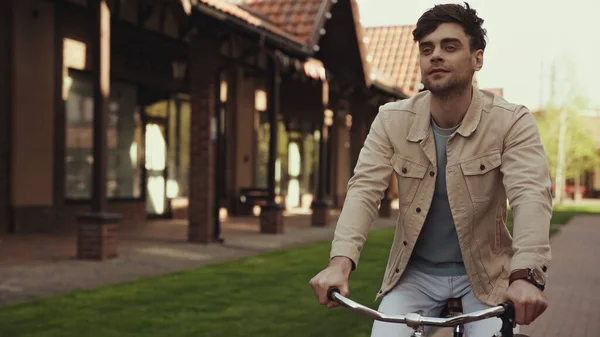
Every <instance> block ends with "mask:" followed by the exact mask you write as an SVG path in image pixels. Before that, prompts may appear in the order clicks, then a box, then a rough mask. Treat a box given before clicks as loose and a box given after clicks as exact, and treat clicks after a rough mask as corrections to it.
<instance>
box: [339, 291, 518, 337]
mask: <svg viewBox="0 0 600 337" xmlns="http://www.w3.org/2000/svg"><path fill="white" fill-rule="evenodd" d="M327 295H328V297H329V299H330V300H331V301H334V302H337V303H338V304H340V305H341V306H344V307H346V308H349V309H351V310H353V311H356V312H358V313H360V314H362V315H364V316H367V317H369V318H372V319H375V320H378V321H382V322H391V323H402V324H406V325H407V326H409V327H411V328H413V329H416V328H417V327H420V326H425V325H427V326H437V327H454V326H457V325H460V324H465V323H470V322H476V321H480V320H483V319H486V318H492V317H500V318H502V330H501V331H500V332H501V333H502V336H503V337H513V330H512V329H513V324H514V316H515V309H514V306H513V304H512V303H503V304H501V305H498V306H495V307H491V308H489V309H484V310H479V311H475V312H471V313H467V314H462V315H458V316H453V317H448V318H441V317H427V316H422V315H420V314H418V313H409V314H406V315H387V314H384V313H381V312H379V311H377V310H373V309H371V308H369V307H366V306H364V305H362V304H360V303H357V302H355V301H353V300H351V299H349V298H347V297H344V296H342V294H340V292H339V290H338V289H336V288H332V289H330V290H329V291H328V294H327Z"/></svg>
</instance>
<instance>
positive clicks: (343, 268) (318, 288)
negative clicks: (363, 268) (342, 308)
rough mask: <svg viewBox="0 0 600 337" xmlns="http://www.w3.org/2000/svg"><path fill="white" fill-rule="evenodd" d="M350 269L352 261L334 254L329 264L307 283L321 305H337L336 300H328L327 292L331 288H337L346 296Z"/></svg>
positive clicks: (331, 306) (330, 306) (329, 306)
mask: <svg viewBox="0 0 600 337" xmlns="http://www.w3.org/2000/svg"><path fill="white" fill-rule="evenodd" d="M351 271H352V261H351V260H350V259H349V258H347V257H344V256H336V257H334V258H333V259H331V260H330V261H329V266H328V267H327V268H325V269H323V270H322V271H321V272H320V273H318V274H317V275H316V276H315V277H313V278H312V279H311V280H310V282H309V284H310V287H311V288H312V290H313V292H314V293H315V296H317V299H318V300H319V303H321V304H322V305H327V307H328V308H330V309H331V308H334V307H337V306H339V304H337V303H336V302H333V301H330V300H329V298H328V297H327V292H328V291H329V289H331V288H337V289H338V290H339V291H340V294H342V296H348V293H349V290H348V278H349V277H350V272H351Z"/></svg>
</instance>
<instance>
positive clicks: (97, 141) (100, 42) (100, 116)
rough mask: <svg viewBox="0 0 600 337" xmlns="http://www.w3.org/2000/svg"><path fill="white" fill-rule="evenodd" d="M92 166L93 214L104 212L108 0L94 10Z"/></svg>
mask: <svg viewBox="0 0 600 337" xmlns="http://www.w3.org/2000/svg"><path fill="white" fill-rule="evenodd" d="M94 11H95V12H96V13H95V16H94V18H95V21H94V32H95V34H94V38H93V41H94V49H93V50H94V51H95V55H94V57H93V58H92V59H93V62H94V84H95V85H94V143H93V146H94V164H93V191H92V212H94V213H102V212H106V166H107V164H108V161H107V152H108V149H107V144H106V132H107V129H108V97H109V95H110V8H109V7H108V3H107V0H99V1H98V2H97V4H96V6H95V7H94Z"/></svg>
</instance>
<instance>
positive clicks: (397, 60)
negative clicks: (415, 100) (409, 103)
mask: <svg viewBox="0 0 600 337" xmlns="http://www.w3.org/2000/svg"><path fill="white" fill-rule="evenodd" d="M414 29H415V26H414V25H410V26H385V27H366V28H365V44H366V46H367V50H368V51H369V55H370V57H369V59H370V60H371V63H370V64H371V72H372V74H374V75H375V76H378V75H383V76H386V77H388V78H390V79H391V80H392V81H393V82H394V84H395V85H396V86H397V87H399V88H401V90H402V92H404V93H406V94H408V95H410V96H412V95H414V94H416V93H418V92H419V90H420V83H421V70H420V66H419V48H418V45H417V43H416V42H414V41H413V36H412V31H413V30H414Z"/></svg>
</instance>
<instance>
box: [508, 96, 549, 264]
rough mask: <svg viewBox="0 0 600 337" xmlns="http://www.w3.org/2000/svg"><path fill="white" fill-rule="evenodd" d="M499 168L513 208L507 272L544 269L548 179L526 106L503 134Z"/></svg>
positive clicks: (546, 248) (544, 156)
mask: <svg viewBox="0 0 600 337" xmlns="http://www.w3.org/2000/svg"><path fill="white" fill-rule="evenodd" d="M504 142H505V143H504V152H503V155H502V166H501V171H502V174H503V183H504V187H505V189H506V195H507V197H508V201H509V204H510V207H511V208H512V211H513V251H514V255H513V258H512V260H511V265H510V272H512V271H514V270H516V269H525V268H536V269H539V270H540V271H543V272H545V271H546V268H547V265H548V263H549V262H550V259H551V253H550V220H551V218H552V194H551V184H552V183H551V181H550V174H549V168H548V160H547V158H546V153H545V152H544V147H543V145H542V142H541V139H540V134H539V130H538V127H537V124H536V122H535V119H534V117H533V115H532V114H531V113H530V112H529V110H528V109H526V108H524V107H522V108H521V109H519V110H518V111H517V112H516V114H515V117H514V118H513V123H511V125H510V129H509V130H508V133H507V135H506V137H505V141H504Z"/></svg>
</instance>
